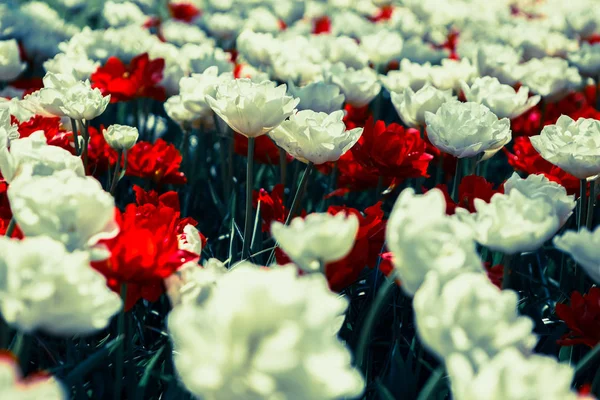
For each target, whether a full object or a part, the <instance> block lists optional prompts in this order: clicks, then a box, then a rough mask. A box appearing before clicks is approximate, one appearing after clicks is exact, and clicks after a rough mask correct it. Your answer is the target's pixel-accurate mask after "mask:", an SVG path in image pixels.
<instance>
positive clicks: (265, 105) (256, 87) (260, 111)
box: [206, 79, 300, 137]
mask: <svg viewBox="0 0 600 400" xmlns="http://www.w3.org/2000/svg"><path fill="white" fill-rule="evenodd" d="M275 85H276V84H275V82H270V81H264V82H262V83H254V82H252V81H251V80H250V79H235V80H232V81H229V82H226V83H222V84H220V85H218V86H217V88H216V93H215V95H214V97H213V96H211V95H210V94H207V95H206V102H207V103H208V104H209V105H210V107H211V108H212V109H213V111H214V112H215V113H216V114H217V115H219V117H221V118H222V119H223V120H224V121H225V122H226V123H227V125H229V127H230V128H231V129H233V130H234V131H235V132H237V133H239V134H241V135H243V136H246V137H257V136H261V135H264V134H266V133H268V132H269V131H270V130H272V129H273V128H275V127H276V126H278V125H279V124H281V123H282V122H283V121H284V120H285V119H286V118H287V117H289V116H290V115H292V113H293V112H294V108H295V107H296V105H298V103H299V102H300V100H299V99H295V98H293V97H291V96H287V95H286V94H285V92H286V85H279V86H277V87H275Z"/></svg>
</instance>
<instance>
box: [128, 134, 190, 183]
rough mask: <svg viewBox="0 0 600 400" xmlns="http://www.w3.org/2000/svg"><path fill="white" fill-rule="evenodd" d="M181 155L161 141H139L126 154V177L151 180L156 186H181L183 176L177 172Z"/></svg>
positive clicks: (183, 180) (183, 181)
mask: <svg viewBox="0 0 600 400" xmlns="http://www.w3.org/2000/svg"><path fill="white" fill-rule="evenodd" d="M181 160H182V157H181V154H180V153H179V151H178V150H177V149H176V148H175V146H173V145H172V144H170V143H167V142H165V141H164V140H163V139H158V140H156V142H155V143H149V142H144V141H140V142H138V143H136V144H135V145H134V146H133V147H132V148H131V150H130V151H129V153H128V154H127V171H126V173H127V175H129V176H137V177H139V178H146V179H151V180H153V181H154V182H156V183H157V184H159V185H160V184H174V185H181V184H184V183H185V182H186V178H185V175H184V174H183V172H181V171H179V167H180V165H181Z"/></svg>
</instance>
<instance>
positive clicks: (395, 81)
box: [379, 59, 431, 93]
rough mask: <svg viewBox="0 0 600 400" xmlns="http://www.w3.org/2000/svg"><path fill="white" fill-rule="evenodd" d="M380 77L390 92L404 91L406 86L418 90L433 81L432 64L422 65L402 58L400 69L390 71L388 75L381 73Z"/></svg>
mask: <svg viewBox="0 0 600 400" xmlns="http://www.w3.org/2000/svg"><path fill="white" fill-rule="evenodd" d="M379 79H380V80H381V83H383V86H385V88H386V89H387V90H388V91H390V92H397V93H402V92H403V91H404V89H406V88H411V90H413V91H415V92H416V91H418V90H419V89H421V88H422V87H423V86H425V85H426V84H427V83H430V82H431V64H430V63H425V64H423V65H421V64H417V63H413V62H410V61H409V60H407V59H402V61H400V70H399V71H389V72H388V73H387V75H380V76H379Z"/></svg>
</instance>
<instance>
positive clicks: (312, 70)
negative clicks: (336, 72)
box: [270, 48, 323, 85]
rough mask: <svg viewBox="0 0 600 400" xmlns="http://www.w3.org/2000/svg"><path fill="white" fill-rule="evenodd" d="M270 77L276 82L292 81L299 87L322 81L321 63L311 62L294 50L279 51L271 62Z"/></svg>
mask: <svg viewBox="0 0 600 400" xmlns="http://www.w3.org/2000/svg"><path fill="white" fill-rule="evenodd" d="M271 61H272V62H271V68H270V71H271V77H272V78H273V79H274V80H278V81H284V82H285V81H293V82H297V83H298V84H300V85H306V84H308V83H310V82H314V81H318V80H321V79H322V76H323V67H322V65H321V63H317V62H313V61H311V60H310V59H308V58H306V57H302V55H301V54H298V53H297V50H296V49H295V48H290V49H287V50H285V51H281V52H279V53H277V54H276V55H274V56H273V58H272V60H271Z"/></svg>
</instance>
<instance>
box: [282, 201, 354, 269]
mask: <svg viewBox="0 0 600 400" xmlns="http://www.w3.org/2000/svg"><path fill="white" fill-rule="evenodd" d="M357 232H358V218H356V216H355V215H353V214H350V215H346V214H345V213H338V214H336V215H331V214H328V213H313V214H309V215H307V216H306V217H305V218H302V217H296V218H294V219H293V220H292V221H291V222H290V224H289V225H288V226H286V225H284V224H282V223H281V222H277V221H275V222H273V224H272V225H271V233H272V235H273V238H274V239H275V240H276V241H277V242H278V243H279V247H281V249H282V250H283V251H285V253H286V254H287V255H288V256H289V257H290V258H291V259H292V261H293V262H294V263H296V264H297V265H298V267H300V268H301V269H302V270H304V271H308V272H318V271H321V272H324V267H325V264H327V263H329V262H334V261H338V260H341V259H342V258H344V257H345V256H346V255H348V253H350V250H352V247H353V246H354V240H355V239H356V233H357Z"/></svg>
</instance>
